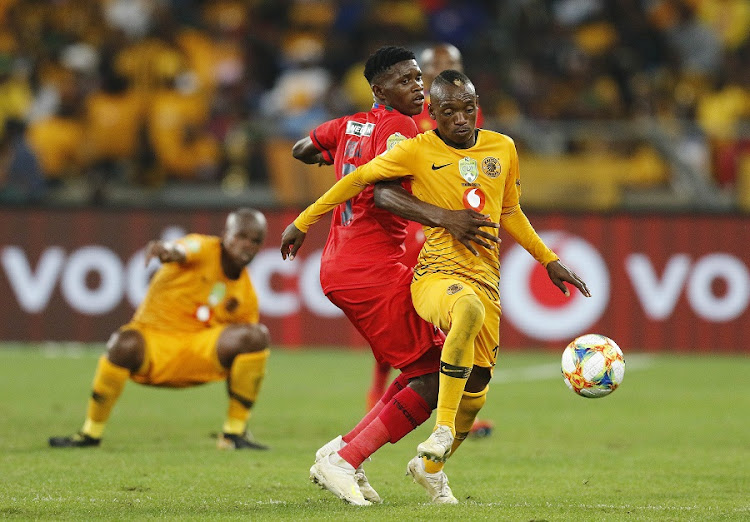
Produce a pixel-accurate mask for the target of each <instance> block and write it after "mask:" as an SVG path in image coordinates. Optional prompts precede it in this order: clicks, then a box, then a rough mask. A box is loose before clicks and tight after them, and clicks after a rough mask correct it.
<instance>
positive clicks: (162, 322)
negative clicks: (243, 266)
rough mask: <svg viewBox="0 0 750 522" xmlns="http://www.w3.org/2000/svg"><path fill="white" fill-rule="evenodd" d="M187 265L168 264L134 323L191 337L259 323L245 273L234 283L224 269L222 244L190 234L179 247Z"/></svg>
mask: <svg viewBox="0 0 750 522" xmlns="http://www.w3.org/2000/svg"><path fill="white" fill-rule="evenodd" d="M176 243H177V244H179V245H182V247H183V248H184V249H185V254H186V257H187V259H186V260H185V262H184V263H164V264H163V265H162V266H161V268H159V270H158V271H157V272H156V274H155V275H154V277H153V279H152V280H151V284H150V285H149V289H148V292H147V294H146V297H145V298H144V299H143V302H141V304H140V306H139V307H138V309H137V310H136V312H135V315H134V316H133V322H134V323H138V324H139V325H143V326H146V327H148V328H153V329H156V330H162V331H168V332H175V333H190V332H198V331H201V330H204V329H206V328H208V327H212V326H219V325H225V324H233V323H257V322H258V319H259V313H258V298H257V296H256V295H255V290H254V289H253V286H252V283H251V282H250V276H249V275H248V273H247V270H242V273H241V274H240V277H239V278H238V279H236V280H233V279H229V278H228V277H227V276H226V275H225V274H224V271H223V270H222V268H221V239H220V238H218V237H214V236H204V235H199V234H190V235H187V236H185V237H184V238H182V239H180V240H178V241H176Z"/></svg>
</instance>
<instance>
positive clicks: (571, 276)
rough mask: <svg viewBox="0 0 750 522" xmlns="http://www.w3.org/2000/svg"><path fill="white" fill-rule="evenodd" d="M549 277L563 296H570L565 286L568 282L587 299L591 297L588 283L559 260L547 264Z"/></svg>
mask: <svg viewBox="0 0 750 522" xmlns="http://www.w3.org/2000/svg"><path fill="white" fill-rule="evenodd" d="M547 275H549V278H550V280H551V281H552V283H553V284H554V285H555V286H556V287H557V288H559V289H560V291H561V292H562V293H563V294H565V295H570V291H569V290H568V288H567V287H566V286H565V282H568V283H570V284H572V285H573V286H575V287H576V288H577V289H578V290H579V291H580V292H581V293H582V294H583V295H585V296H586V297H591V293H590V292H589V289H588V287H587V286H586V283H584V282H583V279H581V278H580V277H578V274H576V273H575V272H573V271H572V270H570V269H569V268H568V267H567V266H565V265H564V264H562V263H561V262H560V261H559V260H557V261H552V262H551V263H549V264H547Z"/></svg>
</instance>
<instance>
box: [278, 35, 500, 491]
mask: <svg viewBox="0 0 750 522" xmlns="http://www.w3.org/2000/svg"><path fill="white" fill-rule="evenodd" d="M364 74H365V78H367V81H368V82H369V83H370V86H371V88H372V92H373V98H374V101H375V104H374V105H373V108H372V109H371V110H370V111H368V112H361V113H357V114H353V115H350V116H344V117H342V118H338V119H334V120H331V121H328V122H326V123H323V124H322V125H320V126H318V127H316V128H315V129H313V130H312V131H311V132H310V135H309V136H308V137H305V138H303V139H301V140H299V141H298V142H297V143H296V144H295V145H294V148H293V150H292V153H293V155H294V157H295V158H297V159H299V160H300V161H303V162H305V163H309V164H315V163H318V164H323V163H326V164H330V163H333V164H334V166H335V169H336V176H337V178H338V179H341V178H343V177H344V176H346V175H347V174H348V173H350V172H352V171H353V170H355V169H356V168H357V167H358V166H360V165H364V164H365V163H367V162H368V161H370V160H371V159H373V158H374V157H376V156H378V155H379V154H382V153H383V152H385V151H386V150H388V149H390V148H392V147H393V146H395V145H396V144H397V143H399V142H401V141H404V140H406V139H408V138H412V137H414V136H416V135H417V127H416V124H415V123H414V120H412V119H411V116H413V115H415V114H418V113H420V112H421V111H422V104H423V102H424V91H423V86H422V73H421V71H420V69H419V67H418V65H417V62H416V59H415V56H414V53H412V52H411V51H409V50H407V49H404V48H401V47H393V46H389V47H383V48H381V49H379V50H377V51H376V52H375V53H373V55H371V56H370V57H369V59H368V60H367V62H366V64H365V71H364ZM385 190H387V187H386V188H385ZM387 206H388V205H387V203H386V204H385V205H384V207H385V208H378V206H376V204H375V192H374V190H373V188H369V189H368V190H366V191H364V192H363V193H362V194H360V195H359V196H358V197H357V198H354V199H352V200H350V201H347V202H346V203H344V204H342V205H340V206H339V207H338V208H337V209H336V210H335V211H334V214H333V218H332V220H331V228H330V231H329V235H328V241H327V242H326V245H325V247H324V249H323V254H322V259H321V270H320V282H321V286H322V287H323V291H324V292H325V294H326V295H327V296H328V298H329V299H330V300H331V302H332V303H334V304H335V305H336V306H338V307H339V308H341V309H342V310H343V311H344V313H345V314H346V316H347V317H348V318H349V320H350V321H351V322H352V323H353V324H354V325H355V327H356V328H357V330H358V331H359V332H360V333H361V334H362V336H363V337H364V338H365V339H366V340H367V342H368V343H369V344H370V346H371V348H372V352H373V355H374V356H375V359H376V360H377V361H378V362H379V363H384V364H388V365H390V366H392V367H394V368H397V369H399V370H400V371H401V374H400V375H399V376H398V377H397V378H396V379H395V380H394V382H393V383H392V384H391V385H390V386H389V387H388V389H387V390H386V392H385V393H384V394H383V396H382V397H381V398H380V400H379V401H378V402H377V404H375V406H374V407H373V408H372V409H371V410H370V411H369V412H368V413H367V414H366V415H365V417H364V418H363V419H362V420H361V421H360V422H359V423H358V424H357V425H356V426H355V427H354V428H353V429H352V430H351V431H350V432H349V433H347V434H346V435H344V436H343V437H342V436H338V437H336V438H334V439H333V440H331V441H330V442H328V443H327V444H325V445H324V446H323V447H322V448H320V449H319V450H318V451H317V452H316V462H315V464H314V465H313V466H312V468H311V469H310V478H311V480H313V481H314V482H316V483H317V484H319V485H320V486H321V487H323V488H325V489H328V490H329V491H331V492H332V493H334V494H335V495H336V496H338V497H339V498H341V499H343V500H344V501H346V502H348V503H350V504H355V505H369V504H371V503H372V502H380V497H379V495H378V494H377V492H376V491H375V490H374V489H373V488H372V486H370V484H369V482H368V481H367V477H366V476H365V474H364V471H363V470H362V463H363V462H364V461H365V459H367V458H368V457H369V456H370V455H372V454H373V453H374V452H375V451H376V450H377V449H379V448H380V447H382V446H383V445H384V444H385V443H387V442H390V443H395V442H397V441H398V440H400V439H401V438H402V437H404V436H405V435H406V434H407V433H409V432H410V431H412V430H413V429H414V428H416V427H417V426H419V425H420V424H422V423H423V422H424V421H426V420H427V419H428V418H429V417H430V414H431V412H432V409H433V408H434V407H435V405H436V400H437V388H438V373H437V372H438V369H439V361H440V351H441V348H442V344H443V340H444V335H443V334H442V332H440V330H438V329H437V328H435V327H433V326H432V325H431V324H429V323H427V322H426V321H424V320H423V319H422V318H420V317H419V315H418V314H417V313H416V311H415V310H414V307H413V305H412V302H411V293H410V290H409V287H410V284H411V279H412V274H413V270H412V266H406V265H404V264H403V263H402V262H401V261H400V260H401V258H402V256H403V254H404V246H403V241H404V237H405V230H406V226H407V221H406V219H403V218H400V217H397V216H396V215H394V214H392V213H391V212H389V211H388V210H386V208H387ZM410 212H411V213H410V214H409V215H408V217H409V218H412V219H419V220H420V221H422V222H424V223H425V224H432V226H441V227H443V228H445V229H446V230H448V231H449V232H450V233H451V234H452V235H453V236H454V237H456V238H457V240H459V241H461V242H462V243H464V244H465V245H467V248H473V247H471V246H470V242H471V241H474V242H476V243H477V244H481V245H483V246H488V247H489V245H490V243H489V242H490V241H495V240H496V236H495V235H494V234H491V233H489V232H486V231H484V230H481V229H480V227H496V226H497V225H496V224H493V223H488V222H487V221H486V219H485V216H484V215H483V214H480V213H478V212H475V211H473V210H468V209H465V210H459V211H446V210H445V209H441V208H439V207H435V206H432V205H428V204H422V203H421V202H420V204H419V205H413V206H411V208H410ZM285 233H286V232H285ZM482 238H485V239H482ZM283 242H284V240H283V238H282V243H283ZM282 256H283V257H284V259H286V258H287V257H293V256H287V253H286V252H284V251H283V250H282Z"/></svg>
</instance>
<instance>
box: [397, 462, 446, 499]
mask: <svg viewBox="0 0 750 522" xmlns="http://www.w3.org/2000/svg"><path fill="white" fill-rule="evenodd" d="M406 474H407V475H409V476H411V478H413V479H414V482H416V483H417V484H419V485H420V486H422V487H423V488H424V490H425V491H426V492H427V494H428V495H429V496H430V500H432V503H433V504H458V499H456V497H454V496H453V492H452V491H451V488H450V486H449V485H448V476H447V475H446V474H445V472H444V471H443V470H440V471H439V472H437V473H427V471H425V469H424V460H422V457H414V458H413V459H411V460H410V461H409V464H408V465H407V466H406Z"/></svg>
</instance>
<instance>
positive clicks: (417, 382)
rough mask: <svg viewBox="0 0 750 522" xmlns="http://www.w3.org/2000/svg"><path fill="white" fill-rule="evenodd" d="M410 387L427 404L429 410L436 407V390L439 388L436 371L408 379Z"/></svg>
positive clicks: (438, 378)
mask: <svg viewBox="0 0 750 522" xmlns="http://www.w3.org/2000/svg"><path fill="white" fill-rule="evenodd" d="M409 388H412V389H413V390H414V391H415V392H417V394H418V395H419V396H420V397H422V398H423V399H424V400H425V402H426V403H427V404H428V405H429V407H430V409H431V410H434V409H435V408H436V407H437V398H438V390H439V388H440V374H438V373H437V372H435V373H429V374H427V375H420V376H419V377H415V378H414V379H411V380H410V381H409Z"/></svg>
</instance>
